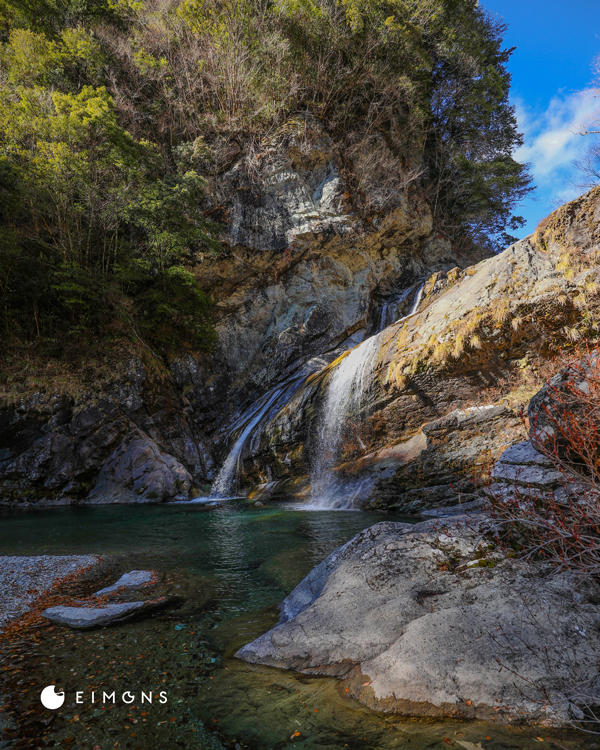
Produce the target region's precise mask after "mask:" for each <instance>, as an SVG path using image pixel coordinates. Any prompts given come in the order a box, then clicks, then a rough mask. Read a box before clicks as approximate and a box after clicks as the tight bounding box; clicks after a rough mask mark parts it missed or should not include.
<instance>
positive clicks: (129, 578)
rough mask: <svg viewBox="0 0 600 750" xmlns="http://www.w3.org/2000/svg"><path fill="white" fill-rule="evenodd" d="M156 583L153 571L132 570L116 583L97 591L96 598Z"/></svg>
mask: <svg viewBox="0 0 600 750" xmlns="http://www.w3.org/2000/svg"><path fill="white" fill-rule="evenodd" d="M155 581H156V573H155V572H154V571H152V570H130V571H129V573H123V575H122V576H121V577H120V578H119V580H118V581H115V583H113V584H111V585H110V586H105V587H104V588H103V589H100V591H96V593H95V594H94V596H106V594H112V593H114V592H115V591H119V590H120V589H137V588H140V587H141V586H146V585H148V584H149V583H154V582H155Z"/></svg>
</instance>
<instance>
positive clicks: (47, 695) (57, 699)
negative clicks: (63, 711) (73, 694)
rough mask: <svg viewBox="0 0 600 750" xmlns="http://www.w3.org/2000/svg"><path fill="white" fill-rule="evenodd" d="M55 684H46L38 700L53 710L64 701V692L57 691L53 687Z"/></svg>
mask: <svg viewBox="0 0 600 750" xmlns="http://www.w3.org/2000/svg"><path fill="white" fill-rule="evenodd" d="M55 687H56V685H47V686H46V687H45V688H44V689H43V690H42V692H41V693H40V700H41V701H42V705H43V706H44V708H50V709H52V710H53V711H55V710H56V709H57V708H60V707H61V706H62V704H63V703H64V702H65V694H64V693H57V692H56V691H55V690H54V688H55Z"/></svg>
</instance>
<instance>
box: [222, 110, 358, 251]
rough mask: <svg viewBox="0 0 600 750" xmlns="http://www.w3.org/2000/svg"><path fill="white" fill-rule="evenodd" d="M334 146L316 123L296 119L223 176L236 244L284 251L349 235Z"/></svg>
mask: <svg viewBox="0 0 600 750" xmlns="http://www.w3.org/2000/svg"><path fill="white" fill-rule="evenodd" d="M340 161H341V160H340V157H339V154H338V153H337V151H336V147H335V145H334V143H333V141H332V140H331V138H329V137H328V136H327V135H326V134H325V133H324V132H323V130H322V129H321V128H320V127H319V126H318V125H317V124H316V123H315V122H314V121H312V120H308V121H303V120H298V121H295V122H291V123H289V127H288V128H287V129H284V130H283V132H280V133H278V134H277V136H275V137H274V138H272V139H271V140H270V141H267V142H266V143H264V144H261V148H260V150H258V149H257V150H256V151H254V152H253V153H251V154H247V155H245V156H244V157H243V158H242V159H240V161H238V162H237V164H235V166H234V167H233V168H232V169H230V170H229V171H228V172H226V173H225V174H224V175H222V176H221V177H220V178H219V192H220V194H222V195H223V200H224V202H225V205H226V208H227V214H228V222H227V234H228V239H229V241H230V242H231V243H232V244H234V245H244V246H246V247H250V248H254V249H256V250H262V251H269V250H283V249H285V248H287V247H289V246H290V245H291V244H292V242H293V241H294V240H295V239H296V238H297V237H299V236H301V235H305V234H307V233H309V232H314V233H317V234H322V233H332V232H345V231H348V230H349V229H350V228H351V227H352V224H353V223H355V221H356V217H353V216H352V213H353V212H352V207H351V205H350V203H349V201H348V199H347V197H346V198H344V193H345V192H346V186H345V184H344V181H343V179H342V177H341V164H340Z"/></svg>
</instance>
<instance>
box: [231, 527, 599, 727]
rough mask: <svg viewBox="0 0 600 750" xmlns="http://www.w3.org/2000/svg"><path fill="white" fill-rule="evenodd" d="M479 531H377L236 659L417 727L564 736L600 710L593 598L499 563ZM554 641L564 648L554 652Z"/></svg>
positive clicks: (575, 584) (566, 578) (584, 583)
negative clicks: (497, 727) (443, 719)
mask: <svg viewBox="0 0 600 750" xmlns="http://www.w3.org/2000/svg"><path fill="white" fill-rule="evenodd" d="M485 524H486V522H484V521H483V519H480V520H479V521H477V520H476V519H473V518H472V519H471V520H470V521H469V522H468V523H465V519H464V518H462V519H461V518H458V519H454V520H452V521H450V520H446V521H427V522H424V523H420V524H417V525H414V526H411V525H409V524H402V523H380V524H377V525H375V526H372V527H371V528H369V529H366V530H365V531H363V532H361V533H360V534H358V535H357V536H356V537H354V539H352V540H351V541H350V542H348V543H347V544H346V545H344V546H343V547H341V548H340V549H338V550H336V551H335V552H334V553H333V554H332V555H330V557H328V558H327V559H326V560H324V561H323V562H322V563H321V564H320V565H319V566H317V567H316V568H315V569H314V570H313V571H312V572H311V573H309V575H308V576H307V577H306V578H305V579H304V580H303V581H302V582H301V583H300V584H299V586H298V587H297V588H296V589H295V590H294V591H292V593H291V594H290V595H289V596H288V597H287V598H286V599H285V600H284V602H283V603H282V605H281V620H280V622H279V624H278V625H276V626H275V627H274V628H273V629H272V630H270V631H268V632H267V633H265V634H264V635H262V636H260V637H259V638H257V639H256V640H255V641H253V642H252V643H250V644H248V645H247V646H244V647H243V648H242V649H240V651H239V652H238V653H237V656H238V657H239V658H241V659H244V660H246V661H249V662H251V663H256V664H265V665H269V666H273V667H280V668H284V669H295V670H298V671H301V672H305V673H309V674H329V675H335V676H337V677H339V678H341V679H343V680H345V681H346V686H347V688H348V691H349V692H350V693H351V694H352V695H353V696H354V697H356V698H357V699H358V700H359V701H361V702H363V703H365V704H367V705H369V706H371V707H373V708H375V709H378V710H383V711H389V712H396V713H401V714H406V715H419V716H455V717H464V718H473V717H475V718H482V719H486V720H490V719H491V720H496V721H500V722H513V721H516V722H520V721H528V722H533V723H546V724H556V725H558V724H565V723H569V722H570V721H572V720H573V719H574V718H578V717H581V715H582V714H581V708H580V706H579V704H587V705H594V704H595V703H597V701H598V700H600V681H599V680H598V677H597V675H598V653H600V630H599V628H598V625H599V624H600V606H599V605H598V601H600V599H599V597H600V586H599V585H598V583H597V582H595V581H593V580H590V578H589V577H578V576H576V575H574V574H571V573H562V574H556V575H553V576H545V575H544V573H547V571H544V570H543V569H542V568H541V567H540V566H538V565H533V564H527V563H524V562H522V561H517V560H512V559H507V558H505V557H504V556H503V555H502V554H501V553H500V552H499V551H498V550H497V549H495V548H493V545H492V544H491V543H490V540H489V538H487V537H486V535H485V530H486V525H485ZM566 643H568V644H569V647H568V648H565V644H566Z"/></svg>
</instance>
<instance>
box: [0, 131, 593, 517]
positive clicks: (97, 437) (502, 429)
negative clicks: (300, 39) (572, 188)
mask: <svg viewBox="0 0 600 750" xmlns="http://www.w3.org/2000/svg"><path fill="white" fill-rule="evenodd" d="M355 180H356V176H355V175H354V176H353V175H351V174H348V172H347V169H346V167H345V165H344V161H343V158H342V156H341V154H340V153H339V152H338V151H337V150H336V146H335V144H334V143H332V141H331V140H330V139H329V138H328V137H327V136H326V135H325V134H324V133H323V132H322V131H321V130H320V129H319V127H318V125H317V124H315V123H314V122H309V123H308V125H307V123H306V122H304V123H303V125H302V127H299V126H298V124H297V123H296V124H293V125H290V126H289V127H288V128H287V129H284V130H283V131H282V132H281V133H279V134H277V136H276V137H273V138H272V139H271V140H269V141H268V142H266V143H265V144H264V148H263V149H262V150H261V151H260V153H254V154H244V155H240V156H239V158H238V160H237V161H236V162H235V163H233V164H231V163H230V164H229V165H228V166H227V167H226V169H225V171H224V172H223V173H222V174H221V175H220V176H219V178H218V179H216V180H215V184H214V186H213V209H214V210H218V211H221V212H222V218H223V220H224V223H225V225H226V227H227V236H226V238H225V239H226V240H227V242H228V249H226V250H225V251H224V253H223V254H222V255H220V256H219V257H217V258H209V257H204V258H199V259H198V264H197V271H198V277H199V278H200V279H201V280H202V283H203V286H204V288H205V290H206V291H207V292H208V293H209V294H210V295H212V297H213V299H214V301H215V327H216V331H217V335H218V341H217V345H216V349H215V351H214V352H213V353H212V354H211V355H203V356H197V355H194V354H193V353H191V352H190V353H181V355H180V356H176V357H175V358H174V359H173V360H172V361H170V362H168V363H165V362H163V361H157V359H156V357H155V356H154V355H152V354H151V353H149V352H146V351H143V349H142V348H139V349H138V350H137V351H135V352H134V355H135V356H133V357H132V353H131V352H128V353H127V354H126V355H124V357H123V358H122V360H121V361H120V362H119V363H118V366H117V367H115V370H114V372H113V374H112V376H111V377H109V378H107V379H106V378H105V379H104V380H101V379H99V378H97V377H96V378H94V377H92V378H88V379H87V381H86V382H85V383H84V384H83V385H82V383H83V381H85V378H84V377H83V375H82V374H78V376H77V377H78V386H77V388H75V389H73V388H71V387H69V386H64V387H56V388H55V387H48V388H46V389H45V390H44V391H38V392H24V393H22V394H19V396H18V398H15V397H14V394H9V395H11V397H12V400H9V399H6V403H5V404H3V407H2V410H1V412H0V497H2V498H3V499H4V500H5V501H9V502H12V501H14V500H28V501H36V500H40V501H41V500H52V501H57V500H60V501H64V502H68V501H70V500H73V499H75V500H82V499H85V498H87V497H90V498H95V499H97V500H99V499H104V500H110V499H115V498H121V499H156V500H160V499H168V498H173V497H176V496H182V497H186V496H188V495H189V494H190V492H192V491H199V488H202V487H204V488H207V485H208V483H209V482H210V481H211V480H212V479H213V478H214V477H215V474H216V471H217V469H218V467H219V465H220V464H221V463H222V462H223V460H224V458H225V456H226V455H227V452H228V450H229V449H230V448H231V446H232V444H233V443H234V442H235V440H236V438H238V437H239V435H240V432H241V431H242V430H243V429H244V425H247V424H248V420H247V419H246V417H245V416H244V415H247V414H248V413H250V414H252V413H253V412H252V410H253V408H255V407H253V406H252V405H253V403H256V399H259V398H261V397H262V398H265V394H267V395H268V394H269V392H270V389H275V390H277V389H278V388H279V389H281V387H282V384H283V385H284V386H286V384H288V383H290V382H294V383H297V384H298V386H299V387H298V388H296V387H295V386H294V388H293V389H292V388H290V389H288V391H286V393H288V392H289V393H290V394H292V393H293V395H292V396H291V399H290V400H289V403H287V405H285V404H283V403H279V402H277V408H276V409H274V410H272V411H268V410H266V412H265V414H266V416H265V419H264V420H263V422H261V429H260V431H259V432H257V433H256V434H254V435H253V439H252V440H251V441H248V442H247V443H246V444H244V446H243V449H242V450H241V454H240V458H241V460H242V472H241V484H242V486H244V487H245V488H247V489H250V488H251V487H252V486H253V485H258V484H264V483H272V482H274V481H276V482H278V483H279V487H280V488H282V489H286V491H287V490H289V489H290V487H292V485H293V488H294V491H295V492H300V493H302V492H304V491H306V489H307V487H308V477H309V474H310V471H311V467H312V466H313V464H314V456H315V453H316V452H317V451H318V450H319V445H318V442H317V440H316V436H317V435H318V432H319V424H320V422H319V420H320V419H321V418H322V410H323V404H324V400H325V394H326V392H327V388H328V383H329V382H330V379H331V374H332V372H333V369H334V367H335V366H336V363H335V362H333V364H332V360H335V358H336V357H337V356H338V355H340V354H341V353H343V352H344V351H346V350H348V349H351V348H352V347H353V346H356V344H357V343H358V342H360V341H361V340H363V339H364V338H366V337H368V336H370V335H372V334H374V333H376V332H377V331H378V330H379V329H380V328H381V327H382V326H383V325H387V324H388V323H390V322H391V321H393V320H395V319H397V318H398V317H402V315H405V314H406V313H408V311H409V308H410V304H412V302H411V300H412V299H413V298H414V297H415V291H416V290H417V289H419V285H420V284H421V283H423V284H424V285H423V287H422V291H421V292H420V293H419V295H418V299H419V305H418V309H417V310H416V312H415V313H414V314H412V315H409V317H408V318H405V319H402V320H401V321H399V322H396V323H393V322H392V324H391V325H387V327H385V328H384V330H381V331H380V332H379V333H378V339H377V347H376V354H375V357H374V360H373V362H372V373H371V375H370V377H369V382H368V383H367V385H366V388H365V391H364V394H363V397H362V400H361V401H360V409H359V410H358V413H352V414H350V413H348V414H347V415H346V416H347V419H346V420H345V424H346V426H345V428H343V435H342V439H341V441H340V448H339V452H338V455H336V456H334V457H332V464H334V466H333V468H334V469H335V471H336V474H337V475H338V476H339V477H340V478H344V477H345V478H350V479H353V478H356V479H361V480H362V478H366V479H368V482H367V483H366V484H365V487H368V488H369V491H368V497H367V496H366V495H365V496H364V497H363V498H362V500H361V501H362V502H367V501H368V503H369V504H370V505H372V506H373V507H378V508H389V507H396V508H403V509H407V510H412V509H415V508H419V507H424V506H428V505H431V504H440V503H445V502H455V501H456V498H457V497H461V498H462V499H467V498H468V497H470V496H471V495H472V493H473V492H475V491H476V490H477V488H478V487H479V486H480V485H481V483H482V481H483V479H484V477H485V476H486V474H487V472H488V470H489V467H490V466H491V464H492V463H493V461H494V460H495V458H497V456H498V455H499V453H501V452H502V450H503V449H504V448H506V447H508V446H510V445H511V444H512V443H514V442H516V441H518V440H519V439H521V437H522V435H521V426H520V418H519V410H520V409H521V408H522V406H523V404H524V403H526V401H527V399H528V397H529V396H530V395H531V393H532V392H533V391H534V390H537V387H539V385H540V378H539V376H538V374H537V372H538V368H541V367H543V365H544V363H545V362H546V361H547V359H548V358H549V357H551V356H552V355H553V352H555V351H557V350H558V349H560V347H562V346H563V344H564V343H565V342H569V341H572V340H574V339H576V338H577V337H581V336H585V335H587V334H588V333H589V332H590V326H592V327H593V325H594V323H593V314H592V312H593V310H594V309H595V307H594V306H595V304H596V297H597V293H596V290H595V285H594V281H593V277H594V275H595V274H596V272H597V264H598V250H599V229H598V227H599V226H600V216H599V211H600V192H599V191H598V190H596V191H592V192H591V193H589V194H588V195H587V196H584V197H583V198H581V199H579V200H578V201H575V202H574V203H572V204H569V205H568V206H566V207H564V208H563V209H561V210H559V211H558V212H556V213H555V214H553V215H552V216H551V217H549V219H548V220H547V221H546V222H545V223H544V224H543V225H542V226H541V227H540V230H539V231H538V232H537V233H536V234H535V235H534V236H532V237H530V238H528V239H526V240H523V241H521V242H518V243H516V244H515V245H513V246H511V247H510V248H508V249H507V250H506V251H505V252H504V253H502V254H500V255H498V256H495V257H492V258H487V259H483V258H482V255H481V253H479V251H477V250H471V251H469V252H462V253H461V252H459V251H457V250H456V249H455V248H452V247H451V245H450V243H449V242H448V241H447V240H445V239H444V238H443V237H441V236H439V235H437V234H435V232H434V230H433V221H432V216H431V211H430V209H429V206H428V205H427V202H426V201H425V200H424V198H423V196H422V195H420V194H419V192H418V191H417V190H416V189H414V188H413V187H411V185H410V181H407V185H406V186H405V187H404V189H402V190H399V191H398V192H397V195H396V197H395V200H394V202H393V203H392V204H389V201H388V205H387V207H386V211H385V212H380V213H377V211H376V205H377V201H376V200H375V199H373V200H372V201H370V203H369V205H370V213H368V212H366V210H365V205H366V203H368V201H366V202H365V201H363V203H362V204H361V203H360V202H358V201H356V200H355V201H354V202H353V201H352V200H351V198H350V193H351V190H350V187H351V185H352V184H354V181H355ZM374 207H375V208H374ZM211 210H212V209H211ZM473 264H475V265H473ZM411 290H412V291H411ZM408 292H410V294H411V296H410V298H409V297H407V296H406V295H407V293H408ZM399 300H401V302H399ZM155 372H159V373H160V375H159V376H157V375H155V374H153V373H155ZM303 379H305V382H304V383H302V380H303ZM267 400H268V399H267ZM282 406H283V408H281V407H282ZM241 415H242V416H241ZM245 419H246V421H244V420H245ZM359 499H360V498H359Z"/></svg>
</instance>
